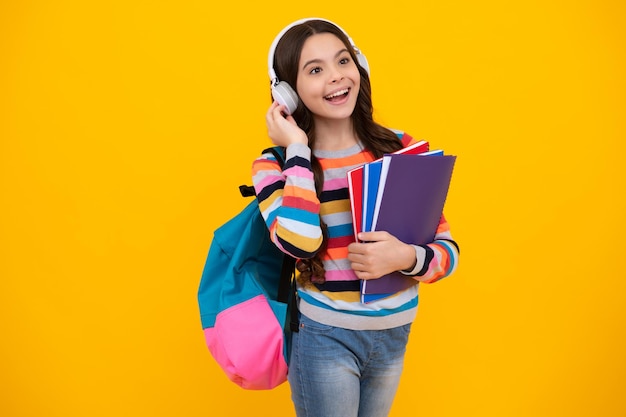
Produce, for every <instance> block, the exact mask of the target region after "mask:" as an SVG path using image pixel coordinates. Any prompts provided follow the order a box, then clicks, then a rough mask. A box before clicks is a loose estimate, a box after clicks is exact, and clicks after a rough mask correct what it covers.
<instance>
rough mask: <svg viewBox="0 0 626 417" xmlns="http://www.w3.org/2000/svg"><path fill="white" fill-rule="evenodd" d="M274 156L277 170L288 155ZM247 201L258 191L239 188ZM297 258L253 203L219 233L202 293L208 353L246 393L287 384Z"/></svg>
mask: <svg viewBox="0 0 626 417" xmlns="http://www.w3.org/2000/svg"><path fill="white" fill-rule="evenodd" d="M263 152H264V153H265V152H272V153H273V154H274V156H275V158H276V159H277V160H278V162H279V164H280V166H281V167H282V166H283V164H284V158H285V157H284V148H279V147H274V148H271V149H266V150H264V151H263ZM239 188H240V192H241V194H242V196H244V197H251V196H254V188H253V187H251V186H240V187H239ZM294 277H295V259H294V258H292V257H290V256H288V255H285V254H284V253H283V252H281V251H280V250H279V249H278V248H277V247H276V245H274V243H273V242H272V241H271V240H270V237H269V231H268V228H267V225H266V224H265V221H264V219H263V217H262V216H261V212H260V210H259V206H258V202H257V200H256V198H255V199H254V201H252V202H250V204H248V205H247V206H246V207H245V208H244V209H243V210H242V211H241V212H240V213H239V214H237V215H236V216H235V217H233V218H232V219H230V220H229V221H228V222H226V223H225V224H224V225H222V226H221V227H219V228H218V229H217V230H215V232H214V235H213V241H212V242H211V245H210V248H209V253H208V256H207V259H206V263H205V265H204V270H203V272H202V278H201V280H200V286H199V289H198V304H199V307H200V318H201V322H202V329H203V330H204V335H205V339H206V343H207V346H208V348H209V351H210V352H211V355H212V356H213V358H214V359H215V360H216V361H217V363H218V364H219V366H220V367H221V368H222V370H223V371H224V372H225V373H226V375H227V376H228V378H229V379H230V380H231V381H233V382H235V383H236V384H237V385H239V386H241V387H242V388H245V389H255V390H260V389H272V388H274V387H276V386H278V385H280V384H282V383H283V382H285V381H286V379H287V368H288V363H289V348H290V339H291V337H290V336H291V332H292V331H298V317H297V309H296V305H295V297H296V294H295V291H296V290H295V279H294Z"/></svg>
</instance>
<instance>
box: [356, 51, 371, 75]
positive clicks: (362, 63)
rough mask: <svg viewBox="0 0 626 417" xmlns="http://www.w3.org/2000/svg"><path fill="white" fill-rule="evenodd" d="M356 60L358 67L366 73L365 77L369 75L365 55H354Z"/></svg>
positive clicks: (368, 65) (368, 66)
mask: <svg viewBox="0 0 626 417" xmlns="http://www.w3.org/2000/svg"><path fill="white" fill-rule="evenodd" d="M356 59H357V60H358V61H359V65H360V66H362V67H363V68H364V69H365V71H367V75H370V64H369V63H368V62H367V58H365V55H363V54H361V53H358V54H356Z"/></svg>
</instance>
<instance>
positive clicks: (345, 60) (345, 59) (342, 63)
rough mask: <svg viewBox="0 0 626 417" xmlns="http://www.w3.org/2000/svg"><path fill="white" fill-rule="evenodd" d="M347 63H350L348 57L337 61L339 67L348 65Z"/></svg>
mask: <svg viewBox="0 0 626 417" xmlns="http://www.w3.org/2000/svg"><path fill="white" fill-rule="evenodd" d="M349 62H350V58H348V57H343V58H341V59H340V60H339V63H340V64H341V65H345V64H347V63H349Z"/></svg>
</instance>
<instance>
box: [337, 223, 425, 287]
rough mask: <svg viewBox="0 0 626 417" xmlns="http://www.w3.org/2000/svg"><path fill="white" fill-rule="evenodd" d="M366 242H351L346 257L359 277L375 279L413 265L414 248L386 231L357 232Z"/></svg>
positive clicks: (414, 260)
mask: <svg viewBox="0 0 626 417" xmlns="http://www.w3.org/2000/svg"><path fill="white" fill-rule="evenodd" d="M359 239H360V240H362V241H365V242H368V243H351V244H350V245H349V246H348V259H349V260H350V262H352V269H353V270H354V272H355V273H356V276H357V277H359V278H360V279H376V278H380V277H382V276H383V275H386V274H389V273H391V272H394V271H400V270H403V269H410V268H412V267H413V266H414V265H415V262H416V259H415V249H413V247H412V246H411V245H407V244H406V243H404V242H402V241H400V240H398V239H397V238H395V237H394V236H392V235H391V234H389V233H387V232H363V233H359Z"/></svg>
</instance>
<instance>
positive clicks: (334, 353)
mask: <svg viewBox="0 0 626 417" xmlns="http://www.w3.org/2000/svg"><path fill="white" fill-rule="evenodd" d="M410 329H411V325H410V324H407V325H404V326H401V327H396V328H393V329H387V330H347V329H342V328H338V327H333V326H327V325H323V324H320V323H317V322H315V321H313V320H311V319H309V318H308V317H306V316H304V315H301V316H300V331H299V332H297V333H293V336H292V337H293V339H292V348H291V358H290V362H289V375H288V378H289V385H290V386H291V397H292V400H293V403H294V405H295V408H296V414H297V416H298V417H386V416H387V415H388V414H389V410H390V409H391V404H392V403H393V399H394V397H395V394H396V390H397V388H398V383H399V381H400V375H401V373H402V368H403V365H404V353H405V351H406V344H407V341H408V337H409V332H410Z"/></svg>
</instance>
